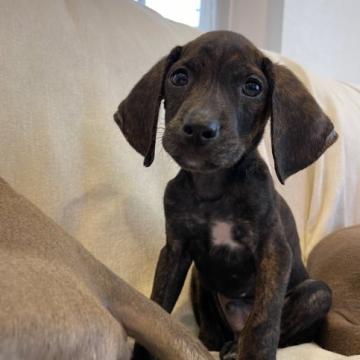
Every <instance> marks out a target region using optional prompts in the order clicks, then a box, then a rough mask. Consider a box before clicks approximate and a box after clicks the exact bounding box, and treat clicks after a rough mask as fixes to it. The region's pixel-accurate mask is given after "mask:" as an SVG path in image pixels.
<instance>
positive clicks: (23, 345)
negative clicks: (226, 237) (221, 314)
mask: <svg viewBox="0 0 360 360" xmlns="http://www.w3.org/2000/svg"><path fill="white" fill-rule="evenodd" d="M127 334H129V335H130V336H132V337H134V338H135V339H136V340H137V341H139V342H140V343H142V344H143V345H144V346H145V347H146V348H147V349H148V350H149V351H150V352H151V353H153V354H154V355H156V356H157V357H158V358H160V359H168V360H174V359H183V360H188V359H194V360H195V359H196V360H200V359H203V360H205V359H211V356H210V354H209V353H208V352H207V351H206V350H205V349H204V348H203V346H202V345H201V344H200V343H199V342H198V341H197V340H194V339H192V337H191V336H190V335H189V334H188V333H187V332H186V331H185V330H184V329H183V328H182V327H181V326H180V325H178V324H176V323H174V322H173V321H172V320H171V319H170V317H169V315H168V314H167V313H165V311H163V310H162V309H161V308H160V307H159V306H158V305H156V304H154V303H152V302H150V301H149V300H148V299H146V298H145V297H144V296H143V295H141V294H140V293H139V292H137V291H136V290H134V289H133V288H131V287H130V286H129V285H127V284H126V283H125V282H124V281H123V280H121V279H120V278H119V277H117V276H116V275H115V274H114V273H112V272H111V271H110V270H109V269H107V268H106V267H105V266H104V265H103V264H101V263H100V262H99V261H97V260H96V259H95V258H94V257H93V256H92V255H91V254H90V253H89V252H88V251H87V250H86V249H85V248H84V247H83V246H82V245H81V244H80V243H79V242H77V241H76V240H75V239H73V238H72V237H70V236H69V235H68V234H66V233H65V232H64V231H63V230H62V229H61V228H60V227H59V226H57V225H56V224H55V223H54V222H53V221H51V220H50V219H49V218H47V217H46V216H45V215H44V214H42V213H41V212H40V211H39V210H38V209H37V208H36V207H35V206H33V205H32V204H31V203H30V202H29V201H27V200H26V199H25V198H23V197H22V196H20V195H18V194H17V193H16V192H14V191H13V190H12V189H11V188H10V187H9V185H8V184H7V183H5V182H4V181H3V180H2V179H0V359H1V360H21V359H24V360H25V359H26V360H40V359H41V360H48V359H54V360H90V359H101V360H120V359H121V360H122V359H124V360H125V359H129V358H130V353H131V352H130V349H129V346H128V344H127V342H126V337H127Z"/></svg>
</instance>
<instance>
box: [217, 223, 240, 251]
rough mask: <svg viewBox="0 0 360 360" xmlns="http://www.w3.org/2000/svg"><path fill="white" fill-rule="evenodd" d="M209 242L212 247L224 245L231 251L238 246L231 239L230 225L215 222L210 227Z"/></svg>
mask: <svg viewBox="0 0 360 360" xmlns="http://www.w3.org/2000/svg"><path fill="white" fill-rule="evenodd" d="M211 240H212V243H213V245H217V246H219V245H226V246H229V247H230V248H232V249H235V248H237V247H239V244H238V243H237V242H236V241H235V240H234V239H233V237H232V223H229V222H224V221H216V222H214V224H213V225H212V227H211Z"/></svg>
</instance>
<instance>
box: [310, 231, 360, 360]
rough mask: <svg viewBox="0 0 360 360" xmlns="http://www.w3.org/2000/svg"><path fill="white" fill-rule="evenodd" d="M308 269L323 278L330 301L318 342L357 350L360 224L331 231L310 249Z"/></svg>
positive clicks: (359, 343) (349, 351)
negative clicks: (328, 286)
mask: <svg viewBox="0 0 360 360" xmlns="http://www.w3.org/2000/svg"><path fill="white" fill-rule="evenodd" d="M308 269H309V272H310V274H311V275H312V276H315V277H316V278H318V279H321V280H323V281H326V282H327V283H328V284H329V285H330V286H331V288H332V291H333V303H332V306H331V309H330V312H329V314H328V315H327V318H326V322H325V324H324V326H323V327H322V329H321V332H320V339H319V342H320V344H321V346H323V347H324V348H325V349H328V350H330V351H334V352H337V353H340V354H344V355H359V354H360V226H353V227H350V228H346V229H342V230H339V231H336V232H334V233H333V234H331V235H329V236H327V237H326V238H325V239H324V240H322V241H321V242H320V243H319V244H318V245H317V246H316V247H315V248H314V249H313V251H312V252H311V254H310V256H309V261H308Z"/></svg>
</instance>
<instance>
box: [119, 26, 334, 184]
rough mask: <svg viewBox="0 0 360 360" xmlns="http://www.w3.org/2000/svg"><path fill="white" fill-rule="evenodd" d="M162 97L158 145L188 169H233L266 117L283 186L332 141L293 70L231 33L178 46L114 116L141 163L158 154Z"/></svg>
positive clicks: (256, 140)
mask: <svg viewBox="0 0 360 360" xmlns="http://www.w3.org/2000/svg"><path fill="white" fill-rule="evenodd" d="M162 99H164V101H165V109H166V115H165V122H166V127H165V133H164V136H163V146H164V148H165V150H166V151H167V152H168V153H169V154H170V155H171V156H172V157H173V158H174V159H175V161H176V162H177V163H178V164H179V165H180V166H181V167H183V168H184V169H187V170H190V171H193V172H213V171H216V170H218V169H221V168H226V167H230V166H232V165H233V164H234V163H236V162H237V161H238V160H240V159H241V157H242V156H244V154H245V153H246V152H249V151H252V150H253V149H254V148H255V147H256V146H257V144H258V143H259V141H260V139H261V136H262V134H263V131H264V127H265V123H266V119H267V117H268V115H269V114H271V139H272V150H273V156H274V163H275V170H276V174H277V176H278V178H279V180H280V181H281V182H282V183H283V182H284V181H285V179H286V178H287V177H288V176H290V175H292V174H294V173H296V172H297V171H299V170H301V169H303V168H305V167H306V166H308V165H310V164H311V163H312V162H314V161H315V160H316V159H317V158H318V157H319V156H320V155H321V154H322V153H323V152H324V151H325V150H326V149H327V148H328V147H329V146H330V145H331V144H332V143H333V142H334V141H335V140H336V138H337V135H336V132H335V131H334V127H333V125H332V123H331V121H330V120H329V119H328V117H327V116H326V114H325V113H324V112H323V111H322V110H321V108H320V107H319V105H318V104H317V103H316V101H315V99H314V98H313V97H312V96H311V94H310V93H309V92H308V91H307V89H306V88H305V87H304V85H303V84H302V83H301V82H300V81H299V79H297V77H296V76H295V75H294V74H293V73H292V72H291V71H289V70H288V69H287V68H285V67H284V66H281V65H277V64H273V63H272V62H271V61H270V60H269V59H268V58H266V57H265V56H264V54H262V53H261V52H260V51H259V50H258V49H257V48H256V47H255V46H254V45H252V44H251V43H250V42H249V41H248V40H247V39H245V38H244V37H243V36H241V35H239V34H236V33H233V32H229V31H215V32H210V33H206V34H204V35H202V36H200V37H198V38H197V39H195V40H194V41H192V42H190V43H188V44H186V45H185V46H183V47H179V46H178V47H176V48H175V49H174V50H173V51H171V53H170V54H169V55H168V56H166V57H164V58H162V59H161V60H160V61H159V62H158V63H156V64H155V65H154V66H153V67H152V68H151V69H150V70H149V71H148V72H147V73H146V74H145V75H144V76H143V77H142V78H141V79H140V81H139V82H138V83H137V84H136V85H135V87H134V88H133V89H132V91H131V92H130V94H129V95H128V97H127V98H126V99H125V100H123V101H122V102H121V104H120V105H119V107H118V111H117V112H116V113H115V114H114V119H115V121H116V123H117V124H118V125H119V127H120V128H121V130H122V132H123V134H124V135H125V137H126V139H127V140H128V141H129V143H130V144H131V145H132V146H133V147H134V148H135V149H136V150H137V151H138V152H139V153H140V154H142V155H143V156H144V158H145V160H144V165H146V166H149V165H151V163H152V162H153V160H154V156H155V143H156V129H157V121H158V114H159V106H160V102H161V100H162Z"/></svg>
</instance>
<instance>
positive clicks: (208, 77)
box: [115, 31, 337, 360]
mask: <svg viewBox="0 0 360 360" xmlns="http://www.w3.org/2000/svg"><path fill="white" fill-rule="evenodd" d="M162 99H164V100H165V102H164V104H165V109H166V116H165V122H166V128H165V133H164V136H163V146H164V148H165V150H166V151H167V152H168V153H169V154H170V155H171V156H172V157H173V158H174V160H175V161H176V162H177V163H178V164H179V165H180V166H181V168H182V169H181V170H180V172H179V174H178V175H177V176H176V177H175V179H173V180H172V181H170V182H169V184H168V186H167V188H166V192H165V198H164V205H165V216H166V235H167V240H166V245H165V247H164V248H163V249H162V251H161V254H160V258H159V261H158V265H157V269H156V275H155V282H154V287H153V292H152V295H151V298H152V299H153V300H155V301H156V302H157V303H158V304H160V305H161V306H162V307H163V308H164V309H166V310H167V311H169V312H171V311H172V309H173V307H174V305H175V302H176V300H177V298H178V295H179V293H180V291H181V288H182V286H183V283H184V279H185V277H186V274H187V272H188V270H189V268H190V265H191V263H192V262H193V261H194V263H195V267H194V272H193V277H192V305H193V309H194V313H195V317H196V320H197V322H198V324H199V327H200V334H199V337H200V339H201V340H202V341H203V343H204V344H205V345H206V346H207V347H208V348H209V349H211V350H220V349H222V352H221V356H222V358H223V359H233V358H236V359H246V360H250V359H275V356H276V349H277V347H278V346H281V347H283V346H287V345H292V344H298V343H301V342H306V341H310V340H312V339H314V336H315V335H316V330H317V328H318V326H319V323H320V322H321V321H322V319H323V318H324V316H325V314H326V313H327V311H328V309H329V307H330V303H331V292H330V289H329V288H328V286H327V285H326V284H325V283H323V282H321V281H315V280H312V279H310V278H309V276H308V273H307V272H306V270H305V268H304V265H303V263H302V260H301V253H300V246H299V238H298V235H297V230H296V226H295V222H294V219H293V216H292V213H291V211H290V209H289V207H288V205H287V204H286V202H285V201H284V200H283V199H282V198H281V196H280V195H279V194H278V193H277V192H276V190H275V189H274V185H273V181H272V179H271V176H270V173H269V170H268V168H267V166H266V164H265V162H264V161H263V160H262V159H261V157H260V156H259V154H258V152H257V150H256V148H257V146H258V144H259V141H260V139H261V138H262V136H263V132H264V127H265V124H266V122H267V119H268V117H269V115H271V137H272V149H273V156H274V160H275V168H276V173H277V176H278V178H279V180H280V181H281V182H282V183H284V181H285V179H286V178H287V177H288V176H290V175H292V174H294V173H296V172H297V171H299V170H301V169H303V168H305V167H306V166H308V165H310V164H311V163H312V162H314V161H315V160H316V159H317V158H318V157H319V156H320V155H321V154H322V153H323V152H324V151H325V150H326V149H327V148H328V147H329V146H330V145H331V144H332V143H334V141H335V140H336V137H337V135H336V132H335V131H334V128H333V125H332V123H331V122H330V121H329V119H328V117H327V116H326V115H325V114H324V113H323V111H322V110H321V109H320V107H319V106H318V104H317V103H316V102H315V100H314V99H313V97H312V96H311V95H310V94H309V92H308V91H307V90H306V89H305V87H304V86H303V84H302V83H301V82H300V81H299V80H298V79H297V78H296V77H295V76H294V74H292V73H291V72H290V71H289V70H288V69H286V68H285V67H283V66H280V65H276V64H273V63H272V62H271V61H270V60H269V59H268V58H266V56H264V54H263V53H261V52H260V51H259V50H258V49H257V48H255V47H254V45H252V44H251V43H250V42H249V41H248V40H246V39H245V38H244V37H242V36H241V35H238V34H235V33H232V32H226V31H220V32H211V33H207V34H205V35H202V36H200V37H199V38H197V39H196V40H194V41H192V42H190V43H188V44H187V45H185V46H183V47H176V48H175V49H173V50H172V51H171V53H170V55H168V56H166V57H165V58H163V59H162V60H160V61H159V62H158V63H157V64H156V65H155V66H154V67H153V68H152V69H151V70H150V71H149V72H148V73H147V74H146V75H145V76H144V77H143V78H142V79H141V80H140V81H139V83H138V84H137V85H136V86H135V87H134V89H133V90H132V91H131V93H130V94H129V96H128V97H127V98H126V99H125V100H124V101H123V102H122V103H121V104H120V106H119V109H118V112H117V113H116V114H115V120H116V122H117V124H118V125H119V126H120V128H121V130H122V131H123V133H124V135H125V137H126V138H127V140H128V141H129V143H130V144H131V145H132V146H133V147H134V148H135V149H136V150H137V151H138V152H140V153H141V154H142V155H144V157H145V161H144V164H145V165H146V166H149V165H150V164H151V163H152V161H153V159H154V149H155V138H156V128H157V120H158V112H159V105H160V102H161V100H162ZM225 344H226V346H224V345H225ZM134 357H135V358H139V359H144V358H146V355H145V353H144V352H143V350H142V349H141V348H139V347H137V348H136V349H135V355H134Z"/></svg>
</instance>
